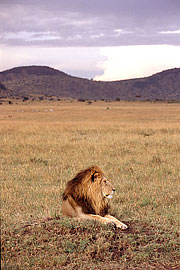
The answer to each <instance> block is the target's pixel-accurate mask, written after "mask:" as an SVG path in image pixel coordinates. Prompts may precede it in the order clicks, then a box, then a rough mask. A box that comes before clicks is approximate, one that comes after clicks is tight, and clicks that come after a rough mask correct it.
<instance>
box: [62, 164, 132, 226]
mask: <svg viewBox="0 0 180 270" xmlns="http://www.w3.org/2000/svg"><path fill="white" fill-rule="evenodd" d="M114 192H115V188H114V187H113V185H112V184H111V182H110V181H109V180H107V178H106V177H105V176H104V173H103V172H102V170H101V169H100V168H99V167H98V166H91V167H89V168H87V169H85V170H82V171H80V172H79V173H78V174H77V175H76V176H75V177H74V178H73V179H72V180H70V181H69V182H68V183H67V185H66V188H65V190H64V193H63V201H62V213H63V215H64V216H67V217H70V218H75V219H77V220H97V221H99V222H101V223H103V224H108V223H112V224H113V225H114V226H115V227H117V228H121V229H122V230H126V229H127V228H128V226H127V225H126V224H124V223H122V222H121V221H119V220H118V219H116V218H115V217H113V216H111V215H109V214H108V210H109V200H110V199H111V198H112V197H113V194H114Z"/></svg>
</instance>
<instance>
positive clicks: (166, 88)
mask: <svg viewBox="0 0 180 270" xmlns="http://www.w3.org/2000/svg"><path fill="white" fill-rule="evenodd" d="M36 95H40V96H57V97H70V98H75V99H111V100H116V99H121V100H180V68H174V69H170V70H165V71H162V72H159V73H157V74H154V75H152V76H149V77H145V78H138V79H130V80H121V81H112V82H101V81H93V80H88V79H83V78H78V77H73V76H71V75H68V74H66V73H64V72H62V71H59V70H56V69H53V68H50V67H46V66H25V67H16V68H13V69H10V70H6V71H3V72H0V96H1V97H6V96H12V97H14V96H16V97H24V96H26V97H30V96H36Z"/></svg>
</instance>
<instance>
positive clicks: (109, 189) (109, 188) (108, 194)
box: [93, 172, 115, 199]
mask: <svg viewBox="0 0 180 270" xmlns="http://www.w3.org/2000/svg"><path fill="white" fill-rule="evenodd" d="M93 179H94V182H96V183H97V182H99V184H100V186H101V193H102V196H103V198H107V199H111V198H112V196H113V194H114V192H115V188H114V187H113V185H112V184H111V182H110V181H109V180H108V179H107V178H106V177H105V176H104V175H102V174H101V173H98V172H95V173H94V175H93Z"/></svg>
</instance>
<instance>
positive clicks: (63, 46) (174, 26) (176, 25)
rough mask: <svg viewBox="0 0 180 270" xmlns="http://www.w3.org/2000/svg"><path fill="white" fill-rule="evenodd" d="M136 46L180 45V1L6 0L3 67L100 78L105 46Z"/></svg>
mask: <svg viewBox="0 0 180 270" xmlns="http://www.w3.org/2000/svg"><path fill="white" fill-rule="evenodd" d="M135 45H143V47H142V48H145V47H146V46H147V45H148V46H149V45H154V46H156V45H158V46H159V45H163V46H164V45H169V46H170V47H171V48H172V49H173V46H175V47H176V49H177V48H180V0H111V1H110V0H51V1H49V0H0V70H4V69H6V68H11V67H13V66H16V65H28V64H44V65H50V66H53V67H57V68H59V69H61V70H62V69H64V71H66V72H68V73H70V74H72V73H73V74H72V75H78V76H84V77H91V76H92V77H95V76H96V75H98V74H102V73H103V72H104V67H103V63H104V61H106V64H107V61H108V59H109V57H110V56H109V55H110V54H108V55H107V54H106V53H105V54H103V53H102V49H103V48H104V47H110V48H111V49H113V48H114V47H116V49H117V47H119V50H121V48H122V46H123V47H126V46H129V48H135ZM172 45H173V46H172ZM170 47H169V48H170ZM53 48H54V49H53ZM70 48H72V50H71V49H70ZM146 48H149V49H150V48H151V46H150V47H146ZM20 52H21V54H20ZM41 52H43V56H41ZM55 52H56V56H55ZM108 53H109V51H108ZM29 54H31V56H32V57H31V58H30V56H29ZM10 56H11V57H10ZM42 57H43V58H42ZM44 57H47V62H46V61H45V59H44ZM50 59H52V61H50ZM65 62H66V63H65ZM83 62H86V65H87V64H88V63H89V68H88V67H87V66H85V64H83ZM174 64H175V65H176V66H177V62H175V63H174ZM171 65H173V63H172V64H171ZM77 66H79V67H77ZM161 66H162V65H161ZM179 66H180V64H179ZM162 68H163V67H162ZM165 68H166V65H165Z"/></svg>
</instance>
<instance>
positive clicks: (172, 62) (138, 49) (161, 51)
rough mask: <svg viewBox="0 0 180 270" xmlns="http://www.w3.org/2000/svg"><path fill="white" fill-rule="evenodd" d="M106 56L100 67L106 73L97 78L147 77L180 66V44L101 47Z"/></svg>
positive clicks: (105, 79)
mask: <svg viewBox="0 0 180 270" xmlns="http://www.w3.org/2000/svg"><path fill="white" fill-rule="evenodd" d="M101 53H102V55H103V56H105V57H106V60H105V61H104V62H101V63H99V67H100V68H102V69H104V73H103V74H102V75H100V76H96V77H95V80H102V81H112V80H123V79H131V78H138V77H145V76H149V75H152V74H154V73H156V72H159V71H162V70H165V69H169V68H174V67H180V46H167V45H148V46H121V47H106V48H102V49H101Z"/></svg>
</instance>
